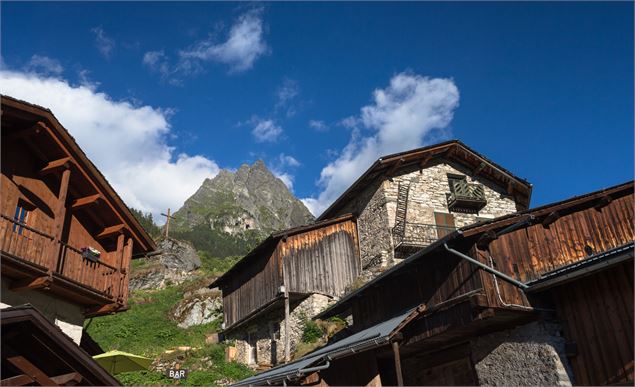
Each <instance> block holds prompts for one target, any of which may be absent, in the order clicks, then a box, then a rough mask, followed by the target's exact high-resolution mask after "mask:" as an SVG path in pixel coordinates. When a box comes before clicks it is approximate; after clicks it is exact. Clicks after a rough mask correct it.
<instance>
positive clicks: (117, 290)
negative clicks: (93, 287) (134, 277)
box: [112, 232, 126, 301]
mask: <svg viewBox="0 0 635 387" xmlns="http://www.w3.org/2000/svg"><path fill="white" fill-rule="evenodd" d="M125 238H126V236H125V235H124V234H123V232H122V233H119V235H118V236H117V251H116V253H115V262H114V265H113V266H115V267H116V268H117V273H116V274H115V278H113V279H112V281H113V298H114V299H115V300H117V301H118V300H119V299H122V297H123V294H122V293H121V287H122V283H123V273H122V270H121V269H122V267H123V256H124V240H125Z"/></svg>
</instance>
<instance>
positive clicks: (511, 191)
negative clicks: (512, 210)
mask: <svg viewBox="0 0 635 387" xmlns="http://www.w3.org/2000/svg"><path fill="white" fill-rule="evenodd" d="M507 195H509V196H513V195H514V181H513V180H512V179H509V180H508V181H507Z"/></svg>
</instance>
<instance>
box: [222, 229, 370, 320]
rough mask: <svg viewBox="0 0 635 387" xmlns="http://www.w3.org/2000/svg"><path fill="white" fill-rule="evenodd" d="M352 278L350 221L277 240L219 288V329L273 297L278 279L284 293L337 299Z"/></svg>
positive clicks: (354, 259) (354, 258) (355, 262)
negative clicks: (221, 316)
mask: <svg viewBox="0 0 635 387" xmlns="http://www.w3.org/2000/svg"><path fill="white" fill-rule="evenodd" d="M283 262H284V263H283ZM283 265H284V270H283ZM285 273H286V274H285ZM358 273H359V251H358V243H357V228H356V226H355V221H354V220H353V219H348V220H343V221H341V222H336V223H333V224H329V225H325V226H323V227H319V228H316V229H313V230H308V231H305V232H299V233H295V234H292V235H289V236H287V237H286V239H285V238H284V237H279V238H278V239H277V240H276V241H275V242H274V243H272V246H270V247H269V248H268V250H267V249H263V251H261V252H259V253H258V255H257V256H255V257H254V259H253V262H252V263H250V264H249V265H244V266H243V267H242V268H241V269H240V270H239V271H237V272H236V273H235V274H233V275H232V276H230V277H229V278H228V279H227V281H226V282H225V283H224V284H223V285H222V286H221V290H222V291H223V306H224V315H225V326H226V327H227V328H229V327H230V326H232V325H233V324H235V323H236V322H239V321H241V320H242V319H244V318H246V317H248V316H249V315H250V314H252V313H255V312H257V311H258V310H259V309H261V308H263V307H265V306H266V305H267V304H269V303H271V302H272V301H273V300H274V299H275V298H276V297H277V296H279V295H280V286H281V285H283V284H285V281H283V274H284V276H285V277H286V284H287V286H288V289H287V290H288V291H289V292H290V293H300V294H311V293H321V294H326V295H332V296H337V295H341V294H342V293H343V292H344V289H345V288H346V287H347V286H349V285H350V284H351V283H352V282H353V281H354V280H355V278H356V277H357V275H358Z"/></svg>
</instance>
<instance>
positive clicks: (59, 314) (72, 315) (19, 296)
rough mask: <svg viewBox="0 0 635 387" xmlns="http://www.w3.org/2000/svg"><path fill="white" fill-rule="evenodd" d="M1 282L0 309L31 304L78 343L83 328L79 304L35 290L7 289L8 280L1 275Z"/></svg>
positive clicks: (82, 317) (82, 316)
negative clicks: (15, 290) (17, 290)
mask: <svg viewBox="0 0 635 387" xmlns="http://www.w3.org/2000/svg"><path fill="white" fill-rule="evenodd" d="M1 282H2V292H1V295H2V301H1V302H0V309H4V308H8V307H10V306H19V305H24V304H31V305H33V307H35V308H36V309H37V310H39V311H40V313H42V314H43V315H44V316H46V317H47V318H48V319H49V320H51V321H52V322H54V323H55V325H57V326H58V327H60V329H61V330H62V332H64V333H66V335H67V336H68V337H70V338H71V339H72V340H73V341H74V342H75V343H76V344H77V345H79V343H80V341H81V339H82V331H83V329H84V315H83V313H82V308H81V307H80V306H79V305H75V304H71V303H70V302H67V301H64V300H62V299H60V298H56V297H53V296H52V295H50V294H47V293H44V292H41V291H37V290H23V291H19V292H14V291H12V290H9V283H10V280H9V279H7V278H5V277H2V281H1Z"/></svg>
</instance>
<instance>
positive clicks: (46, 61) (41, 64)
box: [26, 55, 64, 75]
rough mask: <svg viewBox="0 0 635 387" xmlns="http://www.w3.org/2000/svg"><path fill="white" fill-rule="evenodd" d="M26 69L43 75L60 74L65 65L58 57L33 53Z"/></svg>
mask: <svg viewBox="0 0 635 387" xmlns="http://www.w3.org/2000/svg"><path fill="white" fill-rule="evenodd" d="M26 70H27V71H30V72H34V73H38V74H42V75H60V74H62V73H63V72H64V67H62V65H61V64H60V62H59V61H58V60H56V59H52V58H49V57H48V56H44V55H33V56H32V57H31V59H30V60H29V62H28V63H27V64H26Z"/></svg>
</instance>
